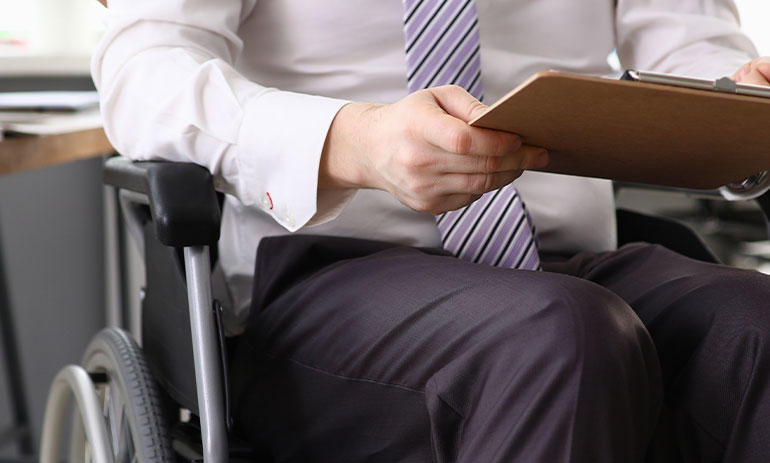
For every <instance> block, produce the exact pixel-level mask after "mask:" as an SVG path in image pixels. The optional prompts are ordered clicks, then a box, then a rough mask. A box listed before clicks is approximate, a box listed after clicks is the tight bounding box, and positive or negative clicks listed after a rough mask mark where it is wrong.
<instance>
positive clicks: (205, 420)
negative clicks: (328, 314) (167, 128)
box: [40, 157, 229, 463]
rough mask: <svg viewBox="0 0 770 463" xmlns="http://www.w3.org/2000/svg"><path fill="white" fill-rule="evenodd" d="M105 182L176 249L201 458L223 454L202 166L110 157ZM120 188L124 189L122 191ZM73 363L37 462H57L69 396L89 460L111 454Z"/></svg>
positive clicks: (55, 394) (211, 225)
mask: <svg viewBox="0 0 770 463" xmlns="http://www.w3.org/2000/svg"><path fill="white" fill-rule="evenodd" d="M104 179H105V183H106V184H108V185H112V186H114V187H116V188H118V189H119V190H121V199H123V200H126V201H128V202H132V203H135V204H144V205H148V206H149V207H150V211H151V214H152V220H153V223H154V226H155V235H156V237H157V238H158V240H159V241H160V242H161V243H163V244H164V245H166V246H171V247H175V248H183V250H184V272H185V274H186V283H187V299H188V305H189V315H190V327H191V339H192V346H193V363H194V367H195V383H196V391H197V401H198V411H199V413H198V416H199V418H200V425H201V434H202V435H201V439H202V450H203V451H202V453H203V455H202V456H203V461H205V462H206V463H224V462H227V461H228V459H229V449H228V439H227V423H226V407H225V403H224V400H225V399H224V397H225V394H224V388H223V380H222V377H221V373H222V372H223V365H222V361H221V356H220V355H221V353H220V346H221V341H222V340H221V339H220V334H219V333H220V332H219V330H218V328H217V325H216V321H215V317H214V312H213V311H212V308H213V307H214V300H213V298H212V289H211V261H210V252H209V248H210V246H212V245H215V243H216V242H217V241H218V239H219V226H220V210H219V202H218V199H217V194H216V191H215V190H214V186H213V181H212V178H211V175H210V174H209V172H208V171H207V170H206V169H205V168H202V167H200V166H197V165H194V164H180V163H167V162H145V163H134V162H132V161H130V160H128V159H124V158H120V157H113V158H110V159H108V160H107V161H106V163H105V173H104ZM123 193H125V194H123ZM89 373H90V372H87V371H85V370H84V369H83V368H82V367H80V366H77V365H69V366H66V367H64V368H63V369H62V370H61V371H60V373H59V374H58V375H57V376H56V378H55V380H54V382H53V384H52V386H51V390H50V393H49V397H48V402H47V405H46V412H45V418H44V427H43V435H42V438H41V459H40V461H41V462H42V463H54V462H58V461H59V460H58V452H59V451H60V448H61V442H62V436H61V434H60V433H59V432H58V431H59V430H60V429H63V425H64V420H65V417H66V416H65V415H66V410H67V404H68V401H69V397H70V395H73V396H74V397H75V400H76V404H77V407H78V409H79V411H80V413H81V416H82V417H83V425H84V427H85V435H86V438H87V440H88V442H89V443H90V444H91V452H92V458H93V460H94V461H97V462H105V463H111V462H113V461H114V449H113V448H112V444H111V442H112V441H111V440H110V434H109V432H108V429H107V425H106V422H105V419H104V416H103V415H102V412H101V410H100V407H99V398H98V397H97V395H96V390H95V381H94V378H93V376H92V375H90V374H89Z"/></svg>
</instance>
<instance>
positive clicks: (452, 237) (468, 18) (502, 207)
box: [404, 0, 540, 270]
mask: <svg viewBox="0 0 770 463" xmlns="http://www.w3.org/2000/svg"><path fill="white" fill-rule="evenodd" d="M404 31H405V36H406V63H407V81H408V83H409V91H412V92H414V91H417V90H421V89H424V88H429V87H436V86H439V85H445V84H456V85H459V86H461V87H463V88H465V89H466V90H468V92H469V93H470V94H471V95H473V96H474V97H476V98H478V99H479V100H480V99H482V98H483V93H482V87H481V60H480V58H479V30H478V16H477V13H476V4H475V3H474V1H473V0H404ZM437 220H438V228H439V231H440V232H441V239H442V241H443V242H444V248H445V249H446V250H448V251H450V252H452V253H453V254H455V255H456V256H458V257H460V258H461V259H465V260H469V261H472V262H479V263H483V264H488V265H495V266H499V267H509V268H520V269H527V270H539V269H540V258H539V257H538V254H537V242H536V239H535V229H534V226H533V225H532V220H531V219H530V217H529V214H528V213H527V210H526V209H525V207H524V203H523V202H522V200H521V197H520V196H519V194H518V192H517V191H516V189H515V188H514V187H513V186H512V185H508V186H505V187H503V188H501V189H499V190H496V191H491V192H489V193H487V194H485V195H484V196H482V197H481V198H479V200H478V201H476V202H474V203H473V204H470V205H469V206H466V207H464V208H462V209H458V210H456V211H451V212H447V213H445V214H442V215H440V216H438V217H437Z"/></svg>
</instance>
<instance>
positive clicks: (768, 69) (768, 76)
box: [757, 59, 770, 85]
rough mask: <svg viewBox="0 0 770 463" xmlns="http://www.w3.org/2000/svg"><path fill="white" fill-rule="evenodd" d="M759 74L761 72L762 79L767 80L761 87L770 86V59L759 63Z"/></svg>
mask: <svg viewBox="0 0 770 463" xmlns="http://www.w3.org/2000/svg"><path fill="white" fill-rule="evenodd" d="M757 72H759V73H760V74H761V75H762V77H764V78H765V82H764V83H762V84H761V85H768V84H770V59H768V60H766V61H765V60H763V61H761V62H759V63H757Z"/></svg>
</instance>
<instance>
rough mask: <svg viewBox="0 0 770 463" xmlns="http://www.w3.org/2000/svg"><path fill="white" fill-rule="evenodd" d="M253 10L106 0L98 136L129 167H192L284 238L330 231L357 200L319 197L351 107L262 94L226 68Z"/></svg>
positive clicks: (194, 1) (328, 194)
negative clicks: (310, 230) (341, 117)
mask: <svg viewBox="0 0 770 463" xmlns="http://www.w3.org/2000/svg"><path fill="white" fill-rule="evenodd" d="M255 2H256V0H216V1H210V0H164V1H158V0H110V2H109V12H108V17H107V29H106V33H105V35H104V37H103V39H102V41H101V42H100V44H99V46H98V47H97V50H96V52H95V54H94V56H93V59H92V63H91V71H92V75H93V78H94V82H95V83H96V86H97V88H98V90H99V93H100V98H101V106H102V114H103V118H104V126H105V131H106V132H107V136H108V137H109V139H110V141H111V142H112V143H113V145H114V146H115V148H116V149H117V150H118V151H120V152H121V153H122V154H123V155H125V156H128V157H130V158H132V159H135V160H149V159H164V160H170V161H178V162H194V163H196V164H200V165H202V166H204V167H206V168H207V169H209V171H210V172H211V173H212V174H213V175H214V177H215V179H216V181H217V183H218V187H219V188H221V189H222V190H223V191H225V192H226V193H230V194H233V195H235V196H236V197H238V198H239V199H240V201H241V202H243V203H244V204H245V205H247V206H255V207H258V208H260V209H262V210H264V211H265V212H266V213H267V214H270V215H271V216H272V217H273V218H274V219H275V220H276V221H277V222H278V223H280V224H281V225H283V226H284V227H285V228H286V229H287V230H289V231H296V230H298V229H299V228H301V227H303V226H306V225H312V224H317V223H322V222H325V221H329V220H331V219H333V218H334V217H335V216H336V215H337V214H339V212H340V211H341V210H342V209H343V208H344V205H345V204H346V203H347V202H348V201H349V200H350V199H351V198H352V196H353V192H352V191H350V190H342V191H321V192H319V191H318V188H317V187H318V167H319V162H320V156H321V152H322V150H323V146H324V142H325V140H326V135H327V132H328V130H329V126H330V124H331V122H332V120H333V119H334V117H335V115H336V114H337V111H339V109H340V108H341V107H342V106H343V105H344V104H346V103H347V101H343V100H338V99H332V98H324V97H319V96H313V95H305V94H299V93H292V92H285V91H280V90H278V89H275V88H266V87H263V86H261V85H259V84H258V83H255V82H252V81H250V80H248V79H247V78H245V77H244V76H243V75H241V74H240V73H239V72H238V71H237V70H236V69H235V67H234V66H233V63H234V62H235V61H236V60H237V57H238V55H239V53H240V52H241V49H242V45H243V44H242V42H241V39H240V38H239V36H238V34H237V31H238V28H239V25H240V23H241V21H242V20H243V18H245V17H246V16H247V15H248V14H249V13H250V12H251V11H252V9H253V8H254V4H255Z"/></svg>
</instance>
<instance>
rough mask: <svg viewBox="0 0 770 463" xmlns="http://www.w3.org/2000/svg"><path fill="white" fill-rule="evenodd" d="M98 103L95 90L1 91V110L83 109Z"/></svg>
mask: <svg viewBox="0 0 770 463" xmlns="http://www.w3.org/2000/svg"><path fill="white" fill-rule="evenodd" d="M98 105H99V95H98V94H97V93H96V92H95V91H48V92H0V111H82V110H86V109H91V108H95V107H96V106H98Z"/></svg>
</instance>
